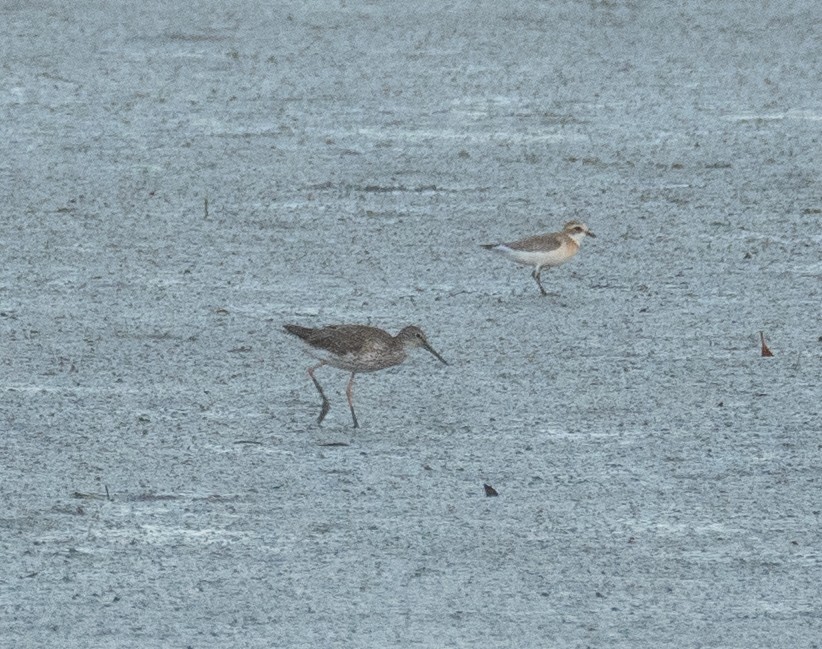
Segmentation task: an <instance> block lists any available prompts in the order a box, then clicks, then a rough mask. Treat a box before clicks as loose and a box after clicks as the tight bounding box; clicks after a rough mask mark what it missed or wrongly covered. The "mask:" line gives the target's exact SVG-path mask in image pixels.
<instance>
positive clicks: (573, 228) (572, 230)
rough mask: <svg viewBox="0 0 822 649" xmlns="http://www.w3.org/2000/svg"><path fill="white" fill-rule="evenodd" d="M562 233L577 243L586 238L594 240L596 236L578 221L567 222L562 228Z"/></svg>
mask: <svg viewBox="0 0 822 649" xmlns="http://www.w3.org/2000/svg"><path fill="white" fill-rule="evenodd" d="M562 231H563V232H564V233H565V234H567V235H569V236H570V237H571V238H573V240H574V241H576V242H577V243H579V242H580V241H582V240H583V239H584V238H585V237H586V236H588V237H594V238H596V236H597V235H595V234H594V233H593V232H591V231H590V230H589V229H588V226H587V225H585V224H584V223H580V222H579V221H568V223H566V224H565V227H564V228H562Z"/></svg>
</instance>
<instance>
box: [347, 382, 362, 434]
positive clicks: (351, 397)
mask: <svg viewBox="0 0 822 649" xmlns="http://www.w3.org/2000/svg"><path fill="white" fill-rule="evenodd" d="M355 374H356V372H351V378H350V379H349V380H348V387H347V388H346V389H345V396H347V397H348V407H349V408H351V418H352V419H353V420H354V428H359V427H360V425H359V424H358V423H357V415H355V414H354V375H355Z"/></svg>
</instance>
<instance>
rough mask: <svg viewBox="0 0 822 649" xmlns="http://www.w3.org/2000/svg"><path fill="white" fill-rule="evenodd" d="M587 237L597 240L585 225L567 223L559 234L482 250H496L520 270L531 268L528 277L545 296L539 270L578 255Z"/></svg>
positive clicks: (487, 246)
mask: <svg viewBox="0 0 822 649" xmlns="http://www.w3.org/2000/svg"><path fill="white" fill-rule="evenodd" d="M586 236H588V237H596V235H595V234H594V233H593V232H591V231H590V230H589V229H588V226H587V225H585V224H584V223H580V222H579V221H568V223H566V224H565V227H563V228H562V232H551V233H549V234H540V235H537V236H535V237H528V238H527V239H520V240H519V241H512V242H510V243H489V244H484V245H483V246H482V247H483V248H486V249H488V250H496V251H497V252H499V253H502V254H503V255H505V256H506V257H508V258H509V259H511V260H513V261H515V262H517V263H518V264H522V265H523V266H533V267H534V270H533V272H532V273H531V277H533V278H534V280H535V281H536V283H537V286H539V290H540V292H541V293H542V294H543V295H548V293H546V291H545V289H544V288H543V287H542V282H541V281H540V273H541V272H542V269H543V268H544V267H546V266H548V267H551V266H559V265H560V264H564V263H565V262H566V261H568V260H569V259H570V258H571V257H573V256H574V255H575V254H577V253H578V252H579V246H580V244H581V243H582V240H583V239H584V238H585V237H586Z"/></svg>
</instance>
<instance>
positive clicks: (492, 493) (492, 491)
mask: <svg viewBox="0 0 822 649" xmlns="http://www.w3.org/2000/svg"><path fill="white" fill-rule="evenodd" d="M482 486H483V487H485V495H486V496H489V497H490V496H499V494H498V493H497V490H496V489H494V488H493V487H492V486H491V485H489V484H484V483H483V485H482Z"/></svg>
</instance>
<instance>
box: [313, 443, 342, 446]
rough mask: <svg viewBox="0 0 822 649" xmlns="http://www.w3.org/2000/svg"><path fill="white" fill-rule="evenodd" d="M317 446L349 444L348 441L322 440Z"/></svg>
mask: <svg viewBox="0 0 822 649" xmlns="http://www.w3.org/2000/svg"><path fill="white" fill-rule="evenodd" d="M319 446H349V444H348V442H322V443H321V444H319Z"/></svg>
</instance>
